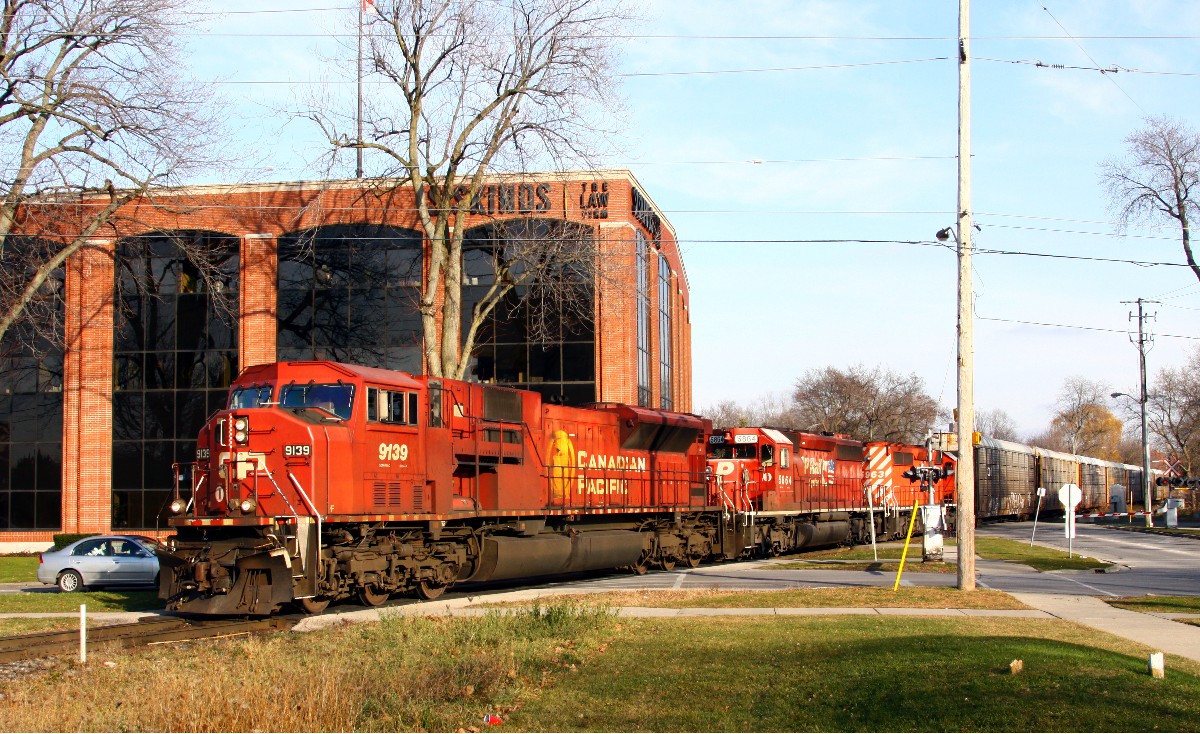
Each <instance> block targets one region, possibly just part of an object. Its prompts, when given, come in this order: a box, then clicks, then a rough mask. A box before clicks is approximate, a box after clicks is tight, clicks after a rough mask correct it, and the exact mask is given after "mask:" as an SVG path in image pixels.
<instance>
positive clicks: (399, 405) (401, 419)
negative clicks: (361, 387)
mask: <svg viewBox="0 0 1200 734" xmlns="http://www.w3.org/2000/svg"><path fill="white" fill-rule="evenodd" d="M367 420H368V421H374V422H377V423H399V424H401V425H406V426H415V425H417V394H416V393H414V392H404V391H400V390H385V389H383V388H380V387H368V388H367Z"/></svg>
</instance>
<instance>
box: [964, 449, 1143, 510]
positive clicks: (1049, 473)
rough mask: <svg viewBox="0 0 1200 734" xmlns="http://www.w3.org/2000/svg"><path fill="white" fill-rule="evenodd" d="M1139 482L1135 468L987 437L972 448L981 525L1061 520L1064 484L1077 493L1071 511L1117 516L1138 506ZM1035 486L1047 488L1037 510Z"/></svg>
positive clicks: (1139, 476) (1036, 488) (1036, 487)
mask: <svg viewBox="0 0 1200 734" xmlns="http://www.w3.org/2000/svg"><path fill="white" fill-rule="evenodd" d="M1141 482H1142V469H1141V467H1138V466H1132V465H1129V464H1119V463H1117V462H1112V461H1103V460H1100V459H1094V458H1090V457H1086V456H1077V455H1075V454H1067V453H1061V452H1057V451H1050V450H1048V449H1043V448H1039V447H1036V446H1027V445H1025V444H1021V443H1016V442H1013V441H1002V440H999V439H995V438H991V437H987V436H984V437H983V438H982V439H981V440H980V441H979V442H978V443H977V444H976V446H975V508H976V516H977V519H979V520H981V521H986V520H1002V519H1016V520H1022V519H1028V518H1031V517H1033V516H1034V513H1035V512H1039V511H1040V512H1041V513H1044V514H1047V515H1051V516H1053V515H1062V514H1063V513H1064V512H1065V508H1064V507H1063V505H1062V502H1060V501H1059V499H1058V489H1059V488H1060V487H1062V486H1063V485H1064V484H1074V485H1076V486H1078V487H1079V488H1080V493H1081V495H1082V497H1083V499H1082V501H1081V502H1080V504H1079V506H1078V507H1077V508H1076V511H1077V512H1080V513H1089V512H1110V511H1118V512H1122V511H1124V507H1126V506H1135V507H1136V506H1140V503H1141V502H1142V489H1141V486H1142V485H1141ZM1039 487H1045V488H1046V489H1047V492H1046V496H1045V498H1044V499H1043V500H1042V504H1041V508H1040V510H1038V498H1037V490H1038V488H1039ZM1114 491H1115V495H1114ZM1160 499H1161V498H1160Z"/></svg>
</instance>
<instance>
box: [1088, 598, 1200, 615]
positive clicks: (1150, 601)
mask: <svg viewBox="0 0 1200 734" xmlns="http://www.w3.org/2000/svg"><path fill="white" fill-rule="evenodd" d="M1101 601H1104V602H1106V603H1108V604H1111V605H1112V606H1114V607H1117V608H1119V609H1129V610H1131V611H1134V612H1183V613H1185V614H1195V613H1200V596H1157V595H1154V594H1147V595H1146V596H1121V597H1116V598H1105V599H1101Z"/></svg>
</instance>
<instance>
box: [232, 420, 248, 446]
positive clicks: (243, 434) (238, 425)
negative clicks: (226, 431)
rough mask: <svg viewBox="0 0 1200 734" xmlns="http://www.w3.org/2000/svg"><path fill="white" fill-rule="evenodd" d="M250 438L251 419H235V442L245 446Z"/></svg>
mask: <svg viewBox="0 0 1200 734" xmlns="http://www.w3.org/2000/svg"><path fill="white" fill-rule="evenodd" d="M249 436H250V419H249V418H247V417H246V416H244V415H243V416H238V417H237V418H234V419H233V442H234V443H236V444H242V445H244V444H245V443H246V439H247V438H249Z"/></svg>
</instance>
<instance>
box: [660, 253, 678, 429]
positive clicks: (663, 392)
mask: <svg viewBox="0 0 1200 734" xmlns="http://www.w3.org/2000/svg"><path fill="white" fill-rule="evenodd" d="M658 384H659V396H660V397H659V407H660V408H662V409H663V410H674V409H675V400H674V396H673V395H672V392H671V264H670V262H668V261H667V256H666V255H662V254H660V255H659V256H658Z"/></svg>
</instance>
